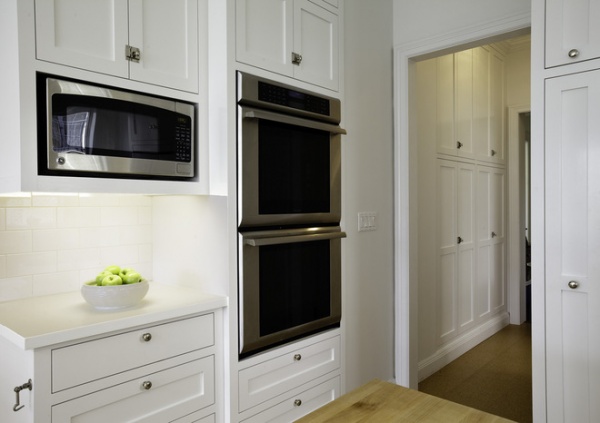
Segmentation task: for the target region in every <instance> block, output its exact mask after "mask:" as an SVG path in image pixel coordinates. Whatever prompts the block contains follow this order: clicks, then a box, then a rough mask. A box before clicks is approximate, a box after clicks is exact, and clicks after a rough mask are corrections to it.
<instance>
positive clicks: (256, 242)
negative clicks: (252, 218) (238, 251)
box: [244, 232, 346, 247]
mask: <svg viewBox="0 0 600 423" xmlns="http://www.w3.org/2000/svg"><path fill="white" fill-rule="evenodd" d="M337 238H346V232H329V233H324V234H308V235H290V236H277V237H270V238H249V237H247V236H246V237H245V239H244V243H245V244H246V245H249V246H251V247H262V246H263V245H277V244H290V243H292V242H306V241H321V240H326V239H337Z"/></svg>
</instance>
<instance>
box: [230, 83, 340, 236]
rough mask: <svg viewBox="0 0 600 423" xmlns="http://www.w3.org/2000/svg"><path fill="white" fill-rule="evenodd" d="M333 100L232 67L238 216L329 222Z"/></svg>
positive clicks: (335, 141) (336, 109) (335, 189)
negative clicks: (235, 82) (235, 81)
mask: <svg viewBox="0 0 600 423" xmlns="http://www.w3.org/2000/svg"><path fill="white" fill-rule="evenodd" d="M340 107H341V106H340V101H339V100H338V99H334V98H331V97H326V96H322V95H317V94H314V93H310V92H308V91H302V90H299V89H296V88H292V87H288V86H285V85H283V84H278V83H275V82H272V81H267V80H264V79H261V78H258V77H255V76H252V75H248V74H244V73H241V72H240V73H238V139H239V142H238V166H239V167H238V224H239V226H241V227H245V228H247V227H251V226H273V225H291V224H315V223H336V222H339V221H340V216H341V198H340V191H341V188H340V187H341V182H340V180H341V175H340V172H341V142H340V140H341V135H342V134H345V133H346V131H344V129H342V128H340V126H339V123H340Z"/></svg>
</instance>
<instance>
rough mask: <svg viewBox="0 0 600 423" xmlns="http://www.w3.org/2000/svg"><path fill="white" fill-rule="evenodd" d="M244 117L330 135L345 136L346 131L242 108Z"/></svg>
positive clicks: (319, 123)
mask: <svg viewBox="0 0 600 423" xmlns="http://www.w3.org/2000/svg"><path fill="white" fill-rule="evenodd" d="M243 110H244V117H245V118H248V119H265V120H271V121H274V122H279V123H286V124H288V125H295V126H304V127H306V128H312V129H319V130H321V131H326V132H329V133H332V134H346V130H345V129H343V128H341V127H339V126H337V125H331V124H328V123H324V122H317V121H312V120H307V119H300V118H296V117H292V116H287V115H282V114H279V113H272V112H266V111H264V110H256V109H247V108H244V109H243Z"/></svg>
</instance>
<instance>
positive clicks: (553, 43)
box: [546, 0, 600, 68]
mask: <svg viewBox="0 0 600 423" xmlns="http://www.w3.org/2000/svg"><path fill="white" fill-rule="evenodd" d="M598 22H600V0H546V67H548V68H549V67H553V66H558V65H565V64H569V63H574V62H580V61H584V60H590V59H595V58H598V57H600V25H598Z"/></svg>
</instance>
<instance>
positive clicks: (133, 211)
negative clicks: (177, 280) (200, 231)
mask: <svg viewBox="0 0 600 423" xmlns="http://www.w3.org/2000/svg"><path fill="white" fill-rule="evenodd" d="M109 264H117V265H120V266H130V267H134V268H136V269H137V270H139V271H140V273H142V275H143V276H145V277H147V278H148V279H153V273H152V271H153V269H152V198H151V197H148V196H141V195H101V194H15V195H4V196H0V301H8V300H15V299H19V298H26V297H31V296H39V295H48V294H56V293H60V292H68V291H75V290H78V289H79V288H80V285H81V284H82V283H83V282H84V281H86V280H90V279H93V278H94V277H95V275H96V274H97V273H98V272H99V271H100V270H102V269H104V267H106V266H107V265H109Z"/></svg>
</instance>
